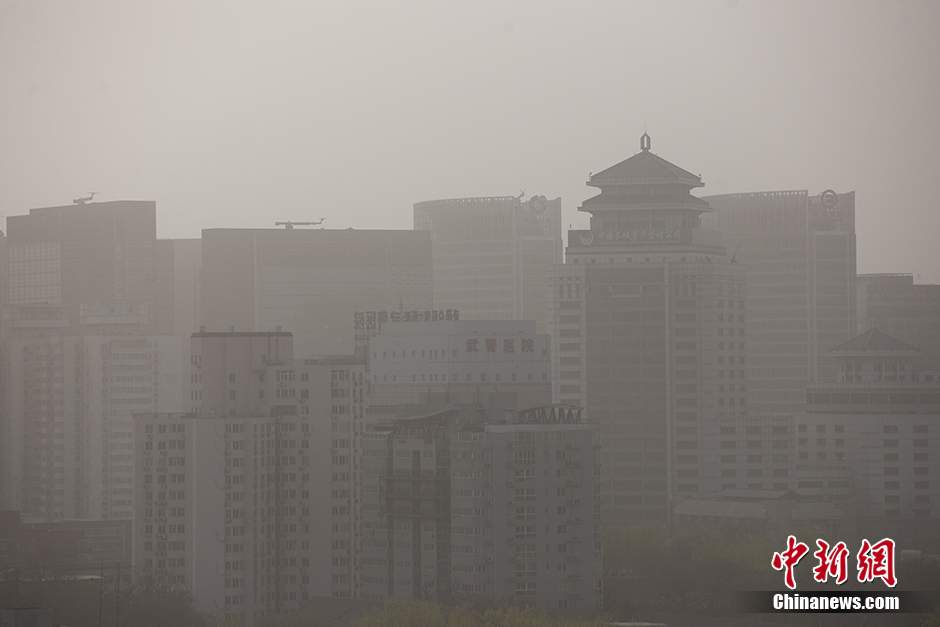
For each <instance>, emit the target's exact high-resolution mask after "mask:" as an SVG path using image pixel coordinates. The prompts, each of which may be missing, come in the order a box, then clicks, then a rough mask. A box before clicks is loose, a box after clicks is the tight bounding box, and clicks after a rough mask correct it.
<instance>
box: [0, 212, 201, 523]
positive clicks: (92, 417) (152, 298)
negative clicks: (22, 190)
mask: <svg viewBox="0 0 940 627" xmlns="http://www.w3.org/2000/svg"><path fill="white" fill-rule="evenodd" d="M7 223H8V226H9V236H8V237H7V238H5V244H6V247H5V249H6V250H5V257H4V263H3V268H4V278H3V281H2V282H3V284H4V285H5V286H6V290H5V293H4V295H3V298H2V301H3V306H2V321H3V322H2V332H3V344H2V353H0V359H2V362H0V364H2V365H0V374H2V377H0V378H2V385H0V403H2V408H0V466H2V471H0V476H2V484H3V485H2V489H0V505H2V506H3V507H7V508H10V509H19V510H21V511H22V512H23V513H24V515H27V516H29V517H36V518H39V519H43V520H49V521H56V520H62V519H68V518H108V519H115V518H130V516H131V513H132V511H133V502H132V501H133V454H134V450H133V431H132V416H133V414H134V413H135V412H139V411H150V412H152V411H180V410H181V409H182V404H181V403H182V380H181V373H180V369H181V367H182V366H183V353H182V346H181V340H180V338H179V337H175V336H173V335H171V334H172V333H173V332H174V324H175V323H174V309H175V305H174V293H173V292H174V291H173V262H174V259H173V254H172V250H173V242H172V241H171V240H165V241H158V240H157V239H156V204H155V203H154V202H151V201H115V202H102V203H90V204H81V205H71V206H64V207H47V208H41V209H32V210H31V211H30V213H29V214H28V215H22V216H11V217H9V218H8V220H7Z"/></svg>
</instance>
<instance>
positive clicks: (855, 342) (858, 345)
mask: <svg viewBox="0 0 940 627" xmlns="http://www.w3.org/2000/svg"><path fill="white" fill-rule="evenodd" d="M849 353H852V354H858V353H867V354H874V353H890V354H894V355H898V356H900V355H906V356H909V355H916V354H917V347H916V346H911V345H910V344H908V343H907V342H902V341H901V340H899V339H898V338H896V337H892V336H890V335H888V334H887V333H884V332H882V331H879V330H878V329H877V328H875V327H872V328H871V329H869V330H868V331H865V332H864V333H862V334H861V335H856V336H855V337H853V338H852V339H851V340H848V341H847V342H843V343H842V344H839V345H838V346H835V347H833V348H832V355H833V356H834V357H839V356H847V354H849Z"/></svg>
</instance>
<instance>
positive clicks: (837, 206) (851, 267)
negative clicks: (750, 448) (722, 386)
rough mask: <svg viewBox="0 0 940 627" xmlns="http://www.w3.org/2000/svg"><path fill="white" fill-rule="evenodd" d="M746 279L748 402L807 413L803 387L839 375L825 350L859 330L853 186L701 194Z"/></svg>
mask: <svg viewBox="0 0 940 627" xmlns="http://www.w3.org/2000/svg"><path fill="white" fill-rule="evenodd" d="M703 200H706V201H707V202H708V204H709V205H710V206H711V208H712V210H713V213H712V214H711V215H710V216H709V217H707V218H706V219H705V222H704V223H705V225H706V226H707V227H708V228H714V229H717V230H720V231H721V232H723V233H724V236H725V245H726V246H727V248H728V251H729V252H732V253H733V254H734V257H735V259H736V260H737V261H739V262H741V263H742V264H743V266H744V268H745V272H746V282H747V310H748V318H747V325H746V330H747V338H748V353H747V360H748V396H747V398H748V408H749V410H750V411H751V412H752V413H753V414H755V415H758V416H773V415H794V414H796V413H799V412H801V411H802V410H803V402H804V400H805V398H804V394H805V390H806V386H807V385H810V384H812V383H814V382H816V381H826V380H831V379H834V378H835V375H836V363H835V361H834V360H833V359H832V358H831V357H830V356H829V350H830V349H832V348H833V347H835V346H837V345H838V344H841V343H842V342H845V341H846V340H848V339H849V338H850V337H852V336H853V335H854V334H855V332H856V324H855V308H856V302H855V299H856V297H855V272H856V266H855V193H854V192H848V193H844V194H836V193H835V192H833V191H831V190H827V191H825V192H823V193H821V194H819V195H817V196H810V195H809V194H808V193H807V192H806V191H782V192H758V193H749V194H725V195H721V196H706V197H704V198H703Z"/></svg>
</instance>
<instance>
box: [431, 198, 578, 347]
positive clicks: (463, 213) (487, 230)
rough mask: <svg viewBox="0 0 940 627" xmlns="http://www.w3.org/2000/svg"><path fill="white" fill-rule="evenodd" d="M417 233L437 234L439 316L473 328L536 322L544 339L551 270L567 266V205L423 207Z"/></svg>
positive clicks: (436, 203) (476, 201) (518, 202)
mask: <svg viewBox="0 0 940 627" xmlns="http://www.w3.org/2000/svg"><path fill="white" fill-rule="evenodd" d="M414 228H415V230H420V231H430V233H431V240H432V245H433V250H434V262H433V266H434V307H435V308H437V309H458V310H459V311H460V312H461V313H462V315H463V317H464V319H470V320H535V322H536V325H537V330H538V332H539V333H544V332H545V324H546V320H547V298H548V295H547V284H546V277H547V273H548V268H549V266H551V265H552V264H555V263H561V262H562V240H561V199H560V198H555V199H554V200H547V199H546V198H545V196H533V197H532V198H530V199H529V200H528V201H523V200H522V196H519V197H512V196H493V197H488V198H451V199H448V200H429V201H425V202H419V203H417V204H415V206H414Z"/></svg>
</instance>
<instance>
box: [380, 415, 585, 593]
mask: <svg viewBox="0 0 940 627" xmlns="http://www.w3.org/2000/svg"><path fill="white" fill-rule="evenodd" d="M414 411H415V413H414V415H412V416H402V417H399V418H397V419H395V420H394V421H393V422H391V423H389V424H383V425H377V426H374V427H371V428H370V429H369V430H368V431H367V432H366V434H365V435H364V437H363V443H362V452H363V484H362V492H363V559H362V562H363V571H362V578H363V586H362V590H363V598H365V599H381V598H383V597H386V596H388V597H399V598H414V599H433V600H437V601H439V602H441V603H445V604H448V605H456V604H458V603H461V602H465V601H473V600H484V601H489V602H507V601H508V602H516V603H524V604H526V605H534V606H536V607H541V608H585V607H587V608H597V607H601V605H602V601H603V579H602V569H603V566H602V554H601V531H600V493H599V489H598V488H599V487H600V486H599V480H600V477H599V474H598V470H599V468H598V466H597V452H596V449H595V447H594V442H593V436H592V432H591V429H590V428H589V427H588V425H585V424H583V423H581V420H580V414H581V412H580V409H579V408H576V407H563V406H547V407H539V408H530V409H528V410H524V411H519V412H517V411H515V410H513V411H511V412H504V410H503V408H502V406H496V407H487V405H486V404H479V403H478V404H471V405H446V406H438V407H437V408H433V407H432V406H428V407H427V408H426V409H425V410H424V411H423V412H420V410H419V409H418V408H415V409H414Z"/></svg>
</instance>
